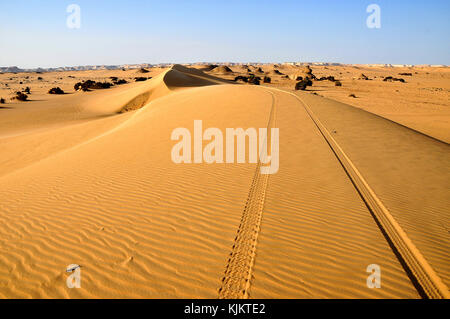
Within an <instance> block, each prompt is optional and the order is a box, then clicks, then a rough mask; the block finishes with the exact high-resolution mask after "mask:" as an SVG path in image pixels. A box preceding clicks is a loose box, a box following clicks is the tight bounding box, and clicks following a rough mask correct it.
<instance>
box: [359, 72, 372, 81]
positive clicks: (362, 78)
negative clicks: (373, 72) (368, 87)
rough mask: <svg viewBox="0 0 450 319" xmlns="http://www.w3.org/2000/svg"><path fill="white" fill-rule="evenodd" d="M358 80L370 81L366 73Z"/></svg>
mask: <svg viewBox="0 0 450 319" xmlns="http://www.w3.org/2000/svg"><path fill="white" fill-rule="evenodd" d="M358 80H366V81H367V80H370V79H369V78H368V77H367V76H366V75H365V74H364V73H361V75H360V76H359V79H358Z"/></svg>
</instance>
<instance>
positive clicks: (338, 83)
mask: <svg viewBox="0 0 450 319" xmlns="http://www.w3.org/2000/svg"><path fill="white" fill-rule="evenodd" d="M334 86H342V83H341V81H336V82H334Z"/></svg>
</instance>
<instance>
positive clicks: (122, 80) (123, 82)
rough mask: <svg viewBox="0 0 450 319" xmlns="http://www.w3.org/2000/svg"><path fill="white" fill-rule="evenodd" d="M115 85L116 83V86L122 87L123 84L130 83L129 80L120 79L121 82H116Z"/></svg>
mask: <svg viewBox="0 0 450 319" xmlns="http://www.w3.org/2000/svg"><path fill="white" fill-rule="evenodd" d="M113 83H114V85H121V84H127V83H128V82H127V80H124V79H120V80H116V81H114V82H113Z"/></svg>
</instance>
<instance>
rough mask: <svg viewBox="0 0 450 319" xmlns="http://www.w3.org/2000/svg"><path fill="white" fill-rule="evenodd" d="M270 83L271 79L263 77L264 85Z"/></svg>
mask: <svg viewBox="0 0 450 319" xmlns="http://www.w3.org/2000/svg"><path fill="white" fill-rule="evenodd" d="M271 82H272V79H271V78H270V77H268V76H265V77H264V83H271Z"/></svg>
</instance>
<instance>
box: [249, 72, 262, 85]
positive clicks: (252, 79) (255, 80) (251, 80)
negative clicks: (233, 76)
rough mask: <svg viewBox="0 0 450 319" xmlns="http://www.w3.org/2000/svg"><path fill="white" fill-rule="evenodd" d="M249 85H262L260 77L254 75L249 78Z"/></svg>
mask: <svg viewBox="0 0 450 319" xmlns="http://www.w3.org/2000/svg"><path fill="white" fill-rule="evenodd" d="M248 83H251V84H254V85H260V83H261V78H260V77H259V76H254V75H253V74H252V75H250V76H249V78H248Z"/></svg>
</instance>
